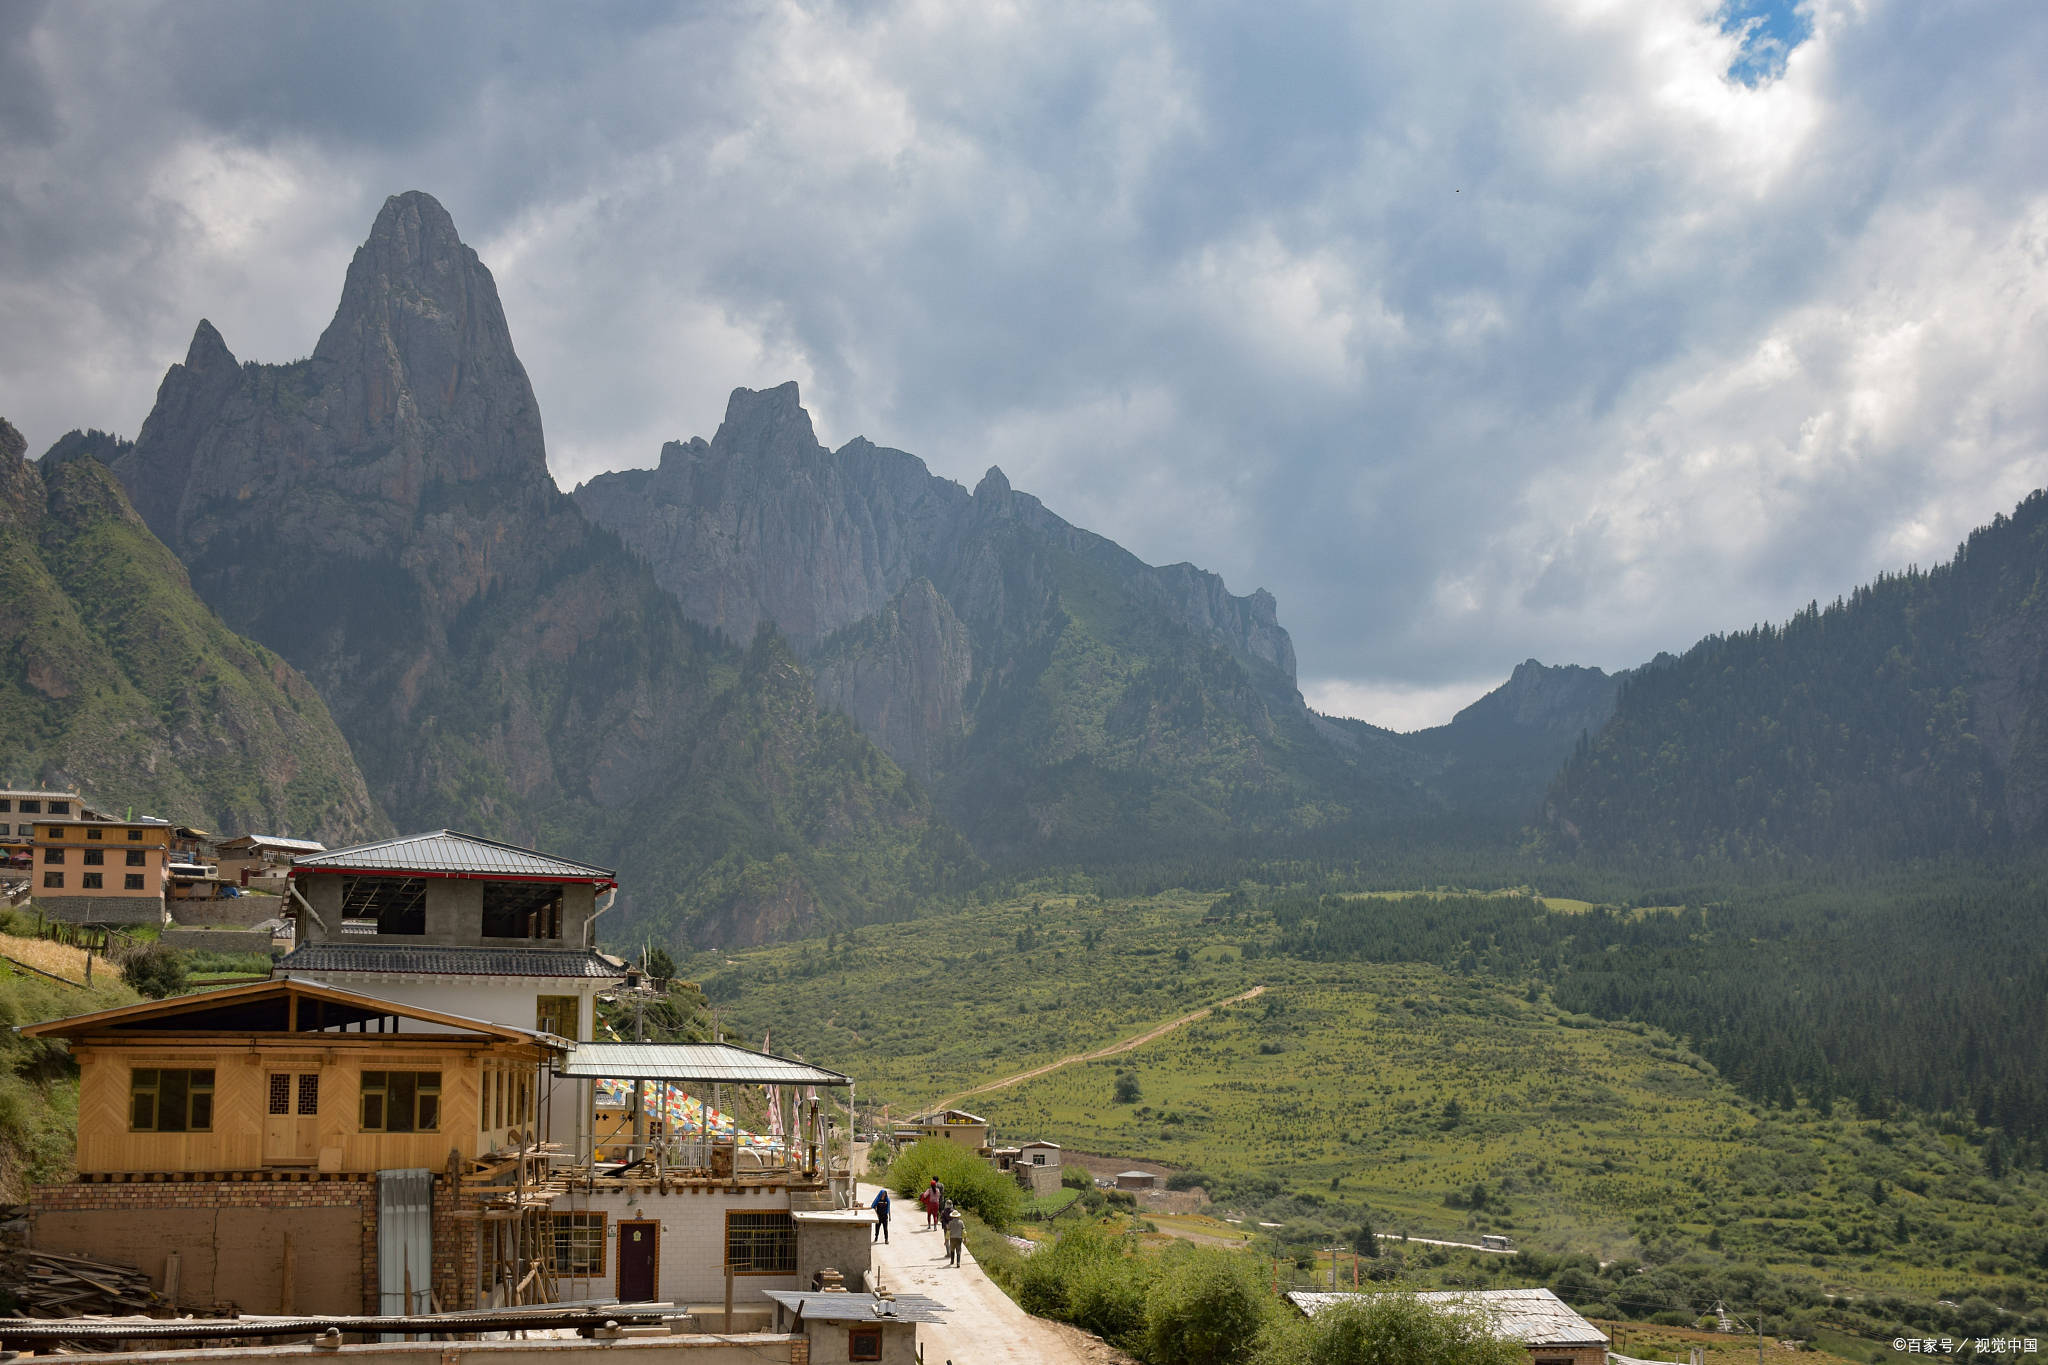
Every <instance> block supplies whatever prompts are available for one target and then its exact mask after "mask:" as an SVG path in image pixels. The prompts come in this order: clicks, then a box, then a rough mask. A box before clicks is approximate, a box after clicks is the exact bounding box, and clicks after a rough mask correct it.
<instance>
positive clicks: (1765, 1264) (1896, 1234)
mask: <svg viewBox="0 0 2048 1365" xmlns="http://www.w3.org/2000/svg"><path fill="white" fill-rule="evenodd" d="M1571 909H1573V910H1575V909H1576V907H1572V908H1571ZM1217 911H1218V906H1217V902H1216V898H1214V897H1210V896H1204V895H1191V894H1183V893H1173V894H1168V895H1164V896H1156V897H1150V898H1146V899H1143V900H1139V901H1134V902H1121V903H1105V902H1100V901H1097V900H1094V899H1092V898H1081V899H1076V898H1072V897H1058V898H1052V897H1046V898H1039V899H1036V900H1032V899H1022V900H1017V901H1013V902H1009V903H1004V904H999V905H993V906H990V907H987V908H983V909H978V910H970V911H967V912H964V913H962V914H959V915H958V916H955V917H951V918H947V919H935V920H921V921H917V922H915V923H911V924H903V925H895V926H878V927H874V928H868V929H862V930H859V931H857V932H855V933H851V934H846V935H840V936H837V937H835V938H833V939H830V940H825V941H810V942H806V943H799V944H791V945H784V946H779V947H773V948H764V949H759V950H754V951H750V952H746V953H742V954H736V955H733V956H731V957H716V958H712V957H706V958H701V959H699V960H698V961H696V962H695V963H693V964H691V968H690V969H691V970H693V971H695V972H697V973H698V974H700V976H701V977H702V979H703V982H704V987H705V990H706V993H707V995H708V996H709V997H710V999H711V1000H712V1001H713V1003H714V1004H715V1005H716V1006H717V1007H718V1008H719V1009H720V1011H721V1017H722V1019H723V1020H724V1021H725V1024H726V1027H727V1030H728V1032H729V1033H734V1034H738V1035H740V1036H748V1037H757V1036H759V1034H760V1032H761V1030H762V1029H763V1028H764V1027H765V1026H766V1025H768V1024H770V1023H772V1024H773V1026H774V1030H775V1038H776V1043H777V1048H778V1050H781V1049H783V1048H785V1047H789V1048H795V1049H796V1050H799V1051H801V1052H803V1053H804V1054H805V1055H806V1056H808V1057H810V1058H812V1059H814V1060H817V1061H820V1062H822V1063H824V1064H827V1065H831V1066H834V1067H838V1068H840V1069H842V1070H845V1071H847V1072H849V1073H851V1074H853V1075H854V1076H855V1077H856V1078H857V1079H858V1080H859V1082H860V1089H861V1094H862V1097H863V1099H864V1100H873V1101H881V1102H887V1103H889V1104H891V1105H892V1106H893V1107H894V1112H895V1113H896V1114H898V1115H902V1114H906V1113H908V1112H910V1111H912V1110H913V1109H915V1108H917V1107H919V1106H920V1105H924V1104H929V1103H930V1102H932V1101H934V1100H937V1099H939V1098H941V1097H943V1096H946V1095H949V1094H952V1093H954V1092H957V1091H959V1090H963V1089H966V1088H967V1087H969V1086H971V1085H974V1084H976V1083H980V1082H985V1081H988V1080H992V1079H995V1078H998V1077H1002V1076H1007V1075H1010V1074H1013V1073H1015V1072H1018V1071H1021V1070H1024V1069H1026V1068H1029V1067H1032V1066H1034V1065H1039V1064H1043V1063H1046V1062H1051V1061H1055V1060H1057V1059H1059V1058H1061V1057H1064V1056H1068V1055H1072V1054H1075V1053H1079V1052H1082V1051H1086V1050H1090V1049H1093V1048H1097V1047H1100V1046H1102V1045H1104V1044H1107V1043H1111V1042H1113V1041H1115V1040H1117V1039H1119V1038H1121V1037H1127V1036H1130V1035H1132V1034H1136V1033H1139V1032H1141V1031H1143V1030H1145V1029H1147V1028H1150V1027H1153V1026H1155V1025H1157V1024H1159V1023H1162V1022H1164V1021H1166V1020H1169V1019H1172V1018H1175V1017H1176V1016H1179V1015H1182V1014H1185V1013H1187V1012H1189V1011H1191V1010H1194V1009H1196V1008H1198V1007H1200V1006H1201V1005H1204V1004H1206V1003H1209V1002H1212V1001H1217V1000H1221V999H1224V998H1226V997H1229V996H1232V995H1235V994H1238V993H1239V992H1241V991H1243V990H1245V989H1247V988H1249V987H1251V986H1254V985H1263V986H1265V987H1266V991H1265V993H1264V994H1263V995H1261V996H1259V997H1258V998H1256V999H1254V1000H1252V1001H1249V1002H1246V1003H1244V1004H1241V1005H1236V1006H1231V1007H1229V1008H1227V1009H1222V1010H1219V1011H1217V1012H1216V1013H1214V1014H1212V1015H1210V1016H1209V1017H1207V1018H1205V1019H1202V1020H1200V1021H1198V1022H1195V1023H1193V1024H1190V1025H1188V1026H1186V1027H1184V1028H1182V1029H1179V1030H1177V1031H1175V1032H1172V1033H1170V1034H1168V1035H1166V1036H1164V1037H1162V1038H1159V1039H1157V1040H1155V1041H1153V1042H1150V1043H1148V1044H1145V1045H1144V1046H1142V1047H1140V1048H1138V1049H1136V1050H1134V1051H1131V1052H1128V1053H1125V1054H1121V1055H1118V1056H1115V1057H1111V1058H1106V1059H1103V1060H1098V1061H1090V1062H1084V1063H1077V1064H1075V1065H1072V1066H1068V1067H1065V1068H1063V1069H1060V1070H1058V1071H1055V1072H1052V1073H1050V1074H1048V1075H1045V1076H1042V1077H1039V1078H1036V1079H1033V1080H1030V1081H1026V1082H1023V1083H1020V1084H1018V1085H1016V1086H1013V1087H1009V1088H1005V1089H1001V1090H996V1091H992V1092H988V1093H984V1094H980V1095H977V1096H975V1097H974V1098H973V1099H972V1100H970V1101H967V1102H966V1105H967V1107H969V1108H972V1109H974V1110H975V1112H977V1113H981V1114H984V1115H986V1116H987V1117H988V1118H989V1119H990V1120H991V1121H992V1122H993V1123H994V1124H995V1125H996V1128H997V1130H998V1132H999V1133H1000V1134H1001V1135H1002V1136H1003V1137H1004V1138H1005V1139H1016V1138H1024V1137H1044V1138H1049V1139H1051V1140H1053V1141H1057V1142H1061V1143H1063V1144H1067V1145H1069V1146H1071V1147H1076V1148H1078V1149H1081V1150H1084V1151H1089V1152H1098V1153H1103V1154H1108V1155H1114V1156H1118V1157H1131V1158H1138V1159H1148V1160H1152V1161H1156V1162H1160V1163H1163V1164H1165V1165H1168V1166H1171V1167H1174V1168H1178V1169H1183V1170H1187V1171H1193V1172H1201V1173H1204V1174H1206V1175H1208V1176H1210V1177H1212V1179H1213V1183H1214V1188H1215V1193H1216V1195H1217V1198H1218V1204H1219V1206H1220V1208H1221V1209H1222V1210H1224V1211H1231V1212H1233V1213H1242V1214H1244V1215H1246V1216H1248V1217H1253V1218H1254V1221H1256V1220H1264V1221H1276V1222H1283V1223H1285V1224H1287V1231H1286V1234H1285V1236H1284V1237H1283V1238H1282V1239H1279V1240H1285V1239H1286V1238H1290V1237H1291V1238H1293V1239H1295V1240H1297V1241H1302V1240H1312V1239H1315V1238H1319V1237H1332V1236H1339V1235H1342V1234H1344V1233H1345V1232H1346V1231H1347V1230H1348V1229H1349V1228H1351V1227H1355V1226H1356V1224H1357V1223H1358V1222H1359V1221H1360V1220H1362V1219H1363V1218H1364V1217H1366V1216H1368V1215H1369V1216H1370V1217H1371V1218H1372V1220H1373V1222H1374V1224H1375V1226H1376V1227H1377V1229H1378V1230H1379V1232H1380V1233H1381V1235H1382V1236H1383V1237H1385V1236H1386V1235H1388V1234H1393V1235H1395V1236H1396V1237H1398V1236H1399V1234H1400V1233H1402V1232H1404V1231H1405V1232H1407V1233H1409V1234H1412V1235H1413V1236H1415V1237H1439V1238H1445V1239H1448V1240H1476V1236H1477V1234H1479V1233H1481V1232H1488V1231H1497V1232H1502V1233H1506V1234H1507V1235H1509V1236H1511V1237H1513V1238H1514V1239H1515V1241H1516V1244H1517V1245H1518V1246H1520V1247H1523V1248H1525V1249H1529V1250H1530V1251H1532V1252H1534V1253H1537V1254H1538V1255H1539V1256H1545V1257H1550V1258H1553V1259H1552V1260H1551V1261H1546V1262H1544V1263H1543V1264H1542V1267H1541V1268H1540V1269H1539V1268H1537V1267H1534V1266H1532V1265H1531V1264H1528V1261H1529V1258H1512V1257H1478V1256H1469V1255H1466V1254H1464V1253H1458V1252H1450V1253H1447V1254H1446V1255H1444V1256H1440V1257H1439V1256H1436V1255H1434V1254H1433V1253H1412V1254H1410V1255H1409V1256H1408V1257H1407V1258H1406V1262H1405V1272H1406V1273H1408V1274H1411V1275H1417V1276H1420V1277H1421V1278H1423V1279H1425V1280H1432V1281H1434V1282H1477V1283H1512V1282H1527V1281H1528V1280H1529V1279H1531V1278H1533V1279H1535V1280H1536V1281H1537V1282H1544V1281H1545V1280H1546V1278H1554V1275H1555V1267H1556V1264H1557V1263H1556V1262H1555V1259H1554V1258H1556V1257H1559V1256H1567V1257H1586V1258H1588V1259H1587V1260H1586V1261H1585V1265H1586V1268H1587V1271H1588V1273H1590V1272H1591V1270H1592V1269H1593V1268H1594V1267H1595V1266H1596V1263H1597V1262H1612V1263H1620V1264H1623V1265H1626V1264H1628V1263H1630V1262H1632V1261H1636V1260H1640V1261H1642V1262H1643V1263H1644V1264H1645V1265H1646V1266H1649V1267H1659V1266H1670V1265H1673V1264H1675V1263H1679V1262H1682V1261H1685V1260H1686V1258H1693V1260H1694V1261H1697V1262H1699V1263H1700V1264H1705V1261H1709V1260H1710V1261H1712V1262H1713V1263H1714V1264H1715V1265H1722V1264H1730V1265H1732V1264H1738V1263H1739V1264H1740V1265H1741V1266H1744V1267H1747V1268H1748V1270H1749V1271H1750V1272H1761V1273H1762V1274H1764V1275H1767V1276H1769V1277H1770V1278H1771V1279H1773V1280H1775V1281H1777V1282H1780V1283H1798V1284H1801V1285H1805V1286H1807V1287H1808V1290H1809V1291H1810V1294H1811V1296H1812V1297H1813V1298H1814V1299H1815V1300H1816V1301H1818V1300H1819V1299H1820V1298H1822V1297H1823V1296H1834V1297H1836V1298H1838V1299H1840V1300H1843V1301H1845V1302H1847V1301H1855V1302H1859V1303H1865V1304H1868V1305H1871V1307H1870V1309H1869V1312H1870V1315H1871V1318H1872V1320H1873V1321H1878V1320H1889V1319H1891V1318H1898V1317H1899V1316H1900V1314H1901V1313H1903V1312H1904V1311H1906V1305H1907V1304H1908V1303H1909V1302H1910V1303H1931V1302H1933V1301H1934V1300H1936V1299H1952V1300H1963V1299H1966V1298H1968V1296H1971V1295H1978V1296H1982V1297H1983V1298H1984V1299H1985V1300H1988V1301H1996V1302H1999V1303H2002V1304H2004V1305H2006V1306H2007V1307H2008V1308H2010V1309H2012V1310H2014V1311H2015V1312H2021V1313H2024V1312H2027V1311H2037V1310H2038V1307H2039V1305H2040V1303H2041V1301H2042V1287H2043V1284H2044V1283H2048V1232H2044V1228H2048V1188H2044V1180H2043V1177H2042V1176H2041V1174H2040V1173H2039V1172H2026V1171H2016V1170H2009V1171H2006V1172H2004V1173H2003V1175H2002V1176H2001V1177H2000V1178H1997V1179H1994V1178H1992V1177H1991V1176H1989V1175H1987V1174H1986V1172H1985V1171H1984V1169H1983V1167H1982V1165H1981V1163H1980V1162H1979V1160H1978V1158H1977V1155H1976V1153H1975V1151H1974V1150H1973V1149H1972V1148H1971V1147H1970V1146H1969V1144H1968V1143H1967V1142H1965V1141H1964V1140H1963V1138H1962V1137H1961V1136H1958V1135H1955V1134H1952V1133H1944V1132H1941V1131H1938V1130H1937V1129H1936V1128H1935V1127H1933V1126H1931V1125H1929V1124H1924V1123H1922V1122H1919V1121H1917V1120H1914V1119H1912V1118H1910V1117H1901V1116H1898V1115H1896V1114H1895V1115H1894V1116H1893V1117H1891V1118H1890V1119H1888V1120H1878V1119H1869V1118H1861V1117H1857V1116H1856V1114H1855V1112H1854V1111H1852V1110H1851V1109H1850V1108H1849V1107H1848V1106H1846V1105H1838V1106H1832V1107H1831V1111H1830V1112H1828V1113H1825V1114H1824V1113H1822V1112H1820V1111H1818V1110H1816V1109H1815V1108H1814V1107H1812V1106H1810V1105H1807V1104H1805V1103H1801V1104H1798V1105H1796V1106H1794V1107H1792V1108H1789V1109H1784V1108H1772V1107H1768V1106H1759V1105H1758V1104H1756V1103H1753V1102H1751V1101H1749V1100H1747V1099H1745V1098H1743V1097H1742V1096H1741V1095H1739V1094H1738V1093H1737V1092H1736V1091H1735V1090H1734V1089H1733V1088H1732V1087H1731V1086H1729V1085H1728V1084H1727V1083H1726V1082H1724V1081H1723V1080H1722V1079H1721V1078H1720V1077H1719V1076H1717V1075H1716V1074H1715V1072H1714V1069H1713V1068H1712V1067H1711V1066H1710V1065H1708V1064H1707V1063H1706V1062H1705V1061H1704V1060H1702V1059H1701V1058H1699V1057H1698V1056H1697V1055H1695V1054H1694V1053H1693V1052H1691V1051H1690V1050H1689V1049H1688V1048H1687V1047H1685V1046H1684V1045H1683V1044H1682V1043H1681V1042H1679V1041H1678V1040H1675V1039H1673V1038H1671V1037H1669V1036H1666V1035H1665V1034H1663V1033H1660V1032H1659V1031H1657V1030H1655V1029H1653V1028H1650V1027H1647V1026H1644V1025H1640V1024H1631V1023H1618V1022H1607V1021H1601V1020H1597V1019H1593V1018H1590V1017H1588V1016H1584V1015H1575V1014H1569V1013H1566V1012H1563V1011H1561V1010H1559V1009H1558V1008H1556V1007H1555V1006H1554V1005H1553V1004H1552V1003H1551V1002H1550V1000H1549V997H1548V995H1547V993H1546V991H1545V990H1544V989H1542V988H1541V987H1540V986H1539V985H1538V984H1537V983H1535V982H1534V981H1524V980H1505V979H1501V978H1497V977H1489V976H1487V975H1484V974H1469V975H1468V974H1460V973H1457V972H1453V971H1446V970H1443V969H1441V968H1438V967H1435V966H1429V965H1424V964H1382V963H1373V962H1332V963H1310V962H1302V961H1297V960H1294V959H1290V958H1286V957H1282V956H1276V955H1273V954H1272V953H1271V952H1270V951H1269V949H1270V946H1271V943H1272V941H1273V939H1274V938H1275V937H1276V935H1275V933H1274V931H1273V928H1272V926H1271V925H1270V923H1267V922H1265V921H1263V920H1262V919H1261V918H1260V917H1259V916H1258V915H1257V914H1238V915H1231V914H1227V913H1226V914H1220V915H1219V914H1218V913H1217ZM1565 912H1566V913H1570V912H1571V911H1570V910H1567V911H1565ZM1126 1071H1127V1072H1130V1073H1132V1074H1134V1075H1135V1076H1136V1077H1137V1080H1138V1084H1139V1089H1140V1095H1139V1098H1138V1099H1137V1100H1136V1101H1135V1102H1133V1103H1128V1104H1119V1103H1116V1102H1115V1101H1114V1099H1113V1098H1112V1096H1113V1091H1114V1086H1115V1080H1116V1077H1117V1075H1118V1073H1119V1072H1126ZM1475 1186H1478V1187H1480V1189H1479V1191H1478V1195H1479V1197H1478V1198H1477V1199H1475V1197H1474V1195H1475V1191H1474V1187H1475ZM1702 1258H1704V1260H1702ZM1432 1262H1434V1264H1432ZM1517 1262H1523V1263H1524V1264H1522V1265H1521V1266H1520V1268H1519V1269H1517ZM1660 1274H1661V1272H1660ZM1701 1274H1702V1275H1704V1274H1705V1271H1702V1272H1701ZM1518 1275H1519V1276H1521V1277H1522V1278H1521V1279H1519V1280H1518V1279H1517V1278H1516V1277H1517V1276H1518ZM1698 1279H1699V1277H1698V1276H1696V1277H1695V1280H1696V1281H1697V1280H1698ZM1635 1284H1636V1288H1633V1289H1627V1290H1624V1289H1620V1288H1610V1287H1608V1286H1607V1285H1606V1284H1605V1282H1602V1283H1599V1284H1589V1285H1588V1286H1587V1287H1585V1289H1584V1292H1582V1293H1581V1294H1580V1301H1581V1302H1588V1301H1590V1302H1591V1303H1593V1304H1595V1305H1596V1306H1597V1305H1599V1304H1601V1303H1603V1302H1604V1303H1607V1304H1610V1305H1611V1306H1612V1307H1614V1308H1615V1309H1617V1310H1619V1311H1618V1312H1617V1314H1616V1315H1622V1314H1626V1315H1628V1316H1647V1315H1648V1312H1649V1311H1650V1310H1653V1309H1661V1310H1666V1311H1689V1310H1691V1309H1693V1308H1696V1307H1697V1306H1698V1305H1697V1304H1696V1303H1695V1302H1689V1301H1687V1299H1686V1292H1685V1290H1684V1287H1683V1284H1681V1283H1678V1282H1676V1281H1672V1280H1670V1279H1668V1278H1665V1279H1659V1278H1658V1277H1657V1276H1655V1275H1652V1276H1648V1277H1644V1278H1640V1279H1639V1280H1638V1281H1636V1282H1635ZM1891 1301H1896V1303H1895V1307H1896V1309H1897V1311H1892V1309H1891V1308H1885V1309H1880V1308H1879V1307H1877V1306H1876V1305H1879V1304H1884V1303H1887V1302H1891ZM1866 1325H1867V1324H1866Z"/></svg>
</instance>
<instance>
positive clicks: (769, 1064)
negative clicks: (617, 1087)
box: [285, 958, 849, 1085]
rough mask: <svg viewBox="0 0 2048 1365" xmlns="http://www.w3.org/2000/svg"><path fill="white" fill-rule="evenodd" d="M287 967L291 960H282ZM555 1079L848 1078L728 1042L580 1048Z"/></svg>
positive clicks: (789, 1081) (781, 1081)
mask: <svg viewBox="0 0 2048 1365" xmlns="http://www.w3.org/2000/svg"><path fill="white" fill-rule="evenodd" d="M285 960H286V961H287V962H289V961H290V960H291V959H290V958H286V959H285ZM555 1071H556V1073H557V1074H558V1075H562V1076H571V1077H588V1078H594V1079H597V1080H604V1081H695V1082H699V1083H711V1082H717V1083H720V1084H728V1085H846V1084H848V1083H849V1078H848V1077H846V1076H842V1075H840V1074H839V1073H838V1072H837V1071H827V1070H826V1069H825V1068H824V1067H821V1066H812V1065H811V1064H810V1063H809V1062H800V1061H797V1060H796V1059H794V1058H792V1057H777V1056H775V1055H773V1054H772V1053H767V1052H756V1051H754V1050H753V1049H752V1048H745V1047H734V1046H733V1045H732V1044H731V1043H578V1044H576V1050H575V1051H574V1052H572V1053H570V1054H569V1055H568V1056H567V1057H565V1058H563V1059H562V1061H561V1063H560V1064H559V1065H558V1066H557V1067H556V1068H555Z"/></svg>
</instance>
